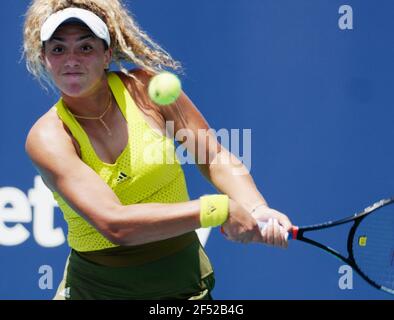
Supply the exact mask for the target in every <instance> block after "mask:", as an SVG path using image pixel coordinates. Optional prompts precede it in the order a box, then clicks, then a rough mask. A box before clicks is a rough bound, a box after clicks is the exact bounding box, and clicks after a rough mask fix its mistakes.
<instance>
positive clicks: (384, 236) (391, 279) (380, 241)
mask: <svg viewBox="0 0 394 320" xmlns="http://www.w3.org/2000/svg"><path fill="white" fill-rule="evenodd" d="M393 204H394V198H390V199H383V200H380V201H378V202H376V203H374V204H373V205H371V206H369V207H367V208H366V209H364V211H362V212H359V213H356V214H354V215H352V216H350V217H347V218H344V219H341V220H337V221H328V222H325V223H321V224H315V225H310V226H303V227H293V229H292V230H291V231H290V232H289V236H288V239H293V240H299V241H303V242H306V243H309V244H311V245H314V246H316V247H318V248H320V249H323V250H324V251H326V252H328V253H331V254H333V255H334V256H336V257H337V258H339V259H341V260H342V261H344V262H345V263H347V264H348V265H349V266H351V267H352V268H353V270H355V271H356V272H357V273H358V274H359V275H360V276H361V277H362V278H363V279H364V280H365V281H367V282H368V283H369V284H370V285H372V286H373V287H375V288H377V289H380V290H383V291H385V292H387V293H390V294H394V205H393ZM344 223H353V225H352V226H351V228H350V230H349V234H348V237H347V257H345V256H343V255H341V254H340V253H339V252H338V251H336V250H334V249H332V248H330V247H328V246H326V245H324V244H322V243H319V242H317V241H315V240H312V239H310V238H307V237H306V236H305V233H307V232H310V231H316V230H321V229H326V228H331V227H335V226H339V225H342V224H344ZM258 224H259V227H260V228H261V229H262V228H264V227H265V225H266V223H265V222H261V221H258Z"/></svg>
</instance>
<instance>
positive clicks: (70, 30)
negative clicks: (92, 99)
mask: <svg viewBox="0 0 394 320" xmlns="http://www.w3.org/2000/svg"><path fill="white" fill-rule="evenodd" d="M110 59H111V51H110V50H105V47H104V42H103V41H102V40H101V39H99V38H97V37H95V36H94V34H93V33H92V32H91V31H90V29H89V28H87V27H84V26H81V25H65V26H61V27H59V28H58V29H57V30H56V32H55V33H54V34H53V36H52V38H51V39H50V40H48V41H47V42H46V43H45V48H44V51H43V61H44V64H45V66H46V69H47V71H48V72H49V74H50V75H51V77H52V79H53V81H54V82H55V84H56V86H57V87H58V88H59V90H60V91H61V92H63V93H64V94H66V95H68V96H71V97H84V96H87V95H89V94H91V93H92V92H94V91H95V90H96V89H97V88H99V87H100V84H101V83H102V80H103V79H105V78H104V76H105V72H104V70H105V68H107V67H108V64H109V62H110Z"/></svg>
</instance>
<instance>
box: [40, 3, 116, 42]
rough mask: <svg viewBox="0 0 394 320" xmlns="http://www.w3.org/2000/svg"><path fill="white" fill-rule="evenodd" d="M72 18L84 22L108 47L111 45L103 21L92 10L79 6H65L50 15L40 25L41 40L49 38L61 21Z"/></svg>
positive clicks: (67, 20) (71, 19) (69, 20)
mask: <svg viewBox="0 0 394 320" xmlns="http://www.w3.org/2000/svg"><path fill="white" fill-rule="evenodd" d="M74 20H75V21H79V22H82V23H84V24H86V25H87V26H88V27H89V29H90V30H92V32H93V33H94V34H95V35H96V36H97V37H98V38H100V39H103V40H104V41H105V42H106V43H107V45H108V47H109V46H110V45H111V37H110V35H109V31H108V27H107V25H106V24H105V23H104V21H103V20H101V19H100V18H99V17H98V16H97V15H95V14H94V13H93V12H91V11H88V10H85V9H80V8H67V9H64V10H60V11H57V12H55V13H54V14H52V15H50V16H49V17H48V19H46V20H45V22H44V24H43V25H42V27H41V34H40V36H41V41H47V40H49V39H50V38H51V37H52V35H53V33H54V32H55V31H56V29H57V28H58V27H59V26H60V25H61V24H62V23H64V22H71V21H74Z"/></svg>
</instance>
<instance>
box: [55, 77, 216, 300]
mask: <svg viewBox="0 0 394 320" xmlns="http://www.w3.org/2000/svg"><path fill="white" fill-rule="evenodd" d="M108 84H109V87H110V89H111V91H112V93H113V95H114V97H115V99H116V101H117V104H118V105H119V108H120V110H121V112H122V114H123V116H124V118H125V119H126V121H127V125H128V134H129V141H128V143H127V146H126V147H125V149H124V150H123V151H122V153H121V154H120V155H119V157H118V158H117V159H116V162H115V163H113V164H109V163H105V162H103V161H101V159H100V158H99V157H98V155H97V154H96V152H95V150H94V148H93V146H92V144H91V142H90V140H89V137H88V135H87V134H86V132H85V131H84V129H83V128H82V127H81V125H80V124H79V122H78V121H77V120H76V119H75V117H74V116H73V115H72V113H71V112H70V111H69V110H68V109H67V107H66V106H65V104H64V103H63V100H62V99H60V100H59V101H58V103H57V104H56V105H55V106H54V108H55V110H56V112H57V114H58V116H59V117H60V119H61V120H62V121H63V122H64V123H65V125H66V126H67V127H68V128H69V130H70V131H71V133H72V135H73V137H74V138H75V139H76V140H77V141H78V143H79V146H80V150H81V158H82V161H83V162H85V163H86V164H87V165H88V166H90V167H91V168H92V169H93V170H94V171H95V172H96V173H97V174H98V175H99V176H100V177H101V179H102V180H103V181H104V182H105V183H106V184H107V185H108V186H109V187H110V188H111V189H112V190H113V191H114V193H115V194H116V195H117V197H118V198H119V200H120V202H121V203H122V204H123V205H131V204H136V203H152V202H159V203H176V202H184V201H189V199H190V198H189V194H188V191H187V185H186V181H185V176H184V172H183V170H182V167H181V165H180V163H179V160H178V159H177V157H176V153H175V146H174V141H173V140H172V139H170V138H168V137H166V136H163V135H161V134H160V133H158V132H157V131H155V130H154V129H153V128H152V127H151V126H150V125H149V124H148V123H147V122H146V121H145V119H144V118H143V116H142V115H141V113H140V112H141V111H140V110H139V108H138V107H137V105H136V104H135V102H134V100H133V99H132V97H131V95H130V93H129V92H128V90H127V88H126V87H125V86H124V84H123V82H122V80H121V79H120V78H119V76H118V75H117V74H116V73H113V72H111V73H108ZM53 195H54V198H55V199H56V201H57V202H58V204H59V207H60V209H61V211H62V212H63V214H64V218H65V220H66V222H67V225H68V235H67V240H68V244H69V246H70V247H71V248H72V251H71V254H70V257H69V263H68V267H67V270H66V271H67V272H66V273H65V279H64V283H63V285H64V286H65V290H66V289H67V290H68V291H67V297H68V298H69V299H107V298H108V299H161V298H165V299H171V298H174V299H175V298H182V299H186V298H192V299H193V297H198V296H206V295H207V294H209V291H210V290H212V288H213V284H214V278H213V270H212V267H211V264H210V262H209V259H208V257H207V256H206V254H205V252H204V249H203V248H202V246H201V244H200V242H199V240H198V237H197V235H196V233H195V232H194V231H193V232H189V233H186V234H184V235H181V236H178V237H174V238H170V239H166V240H162V241H156V242H152V243H147V244H143V245H137V246H117V245H115V244H113V243H111V242H110V241H109V240H108V239H107V238H105V237H104V236H103V235H102V234H100V233H99V232H98V231H97V230H96V229H95V228H94V227H93V226H92V225H91V224H89V223H88V222H87V221H86V220H85V219H84V218H83V217H81V216H80V215H79V214H78V213H77V212H75V211H74V210H73V209H72V208H71V207H70V206H69V205H68V204H67V203H66V202H65V201H64V199H62V197H61V196H60V195H59V194H58V193H56V192H54V193H53Z"/></svg>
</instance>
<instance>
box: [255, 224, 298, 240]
mask: <svg viewBox="0 0 394 320" xmlns="http://www.w3.org/2000/svg"><path fill="white" fill-rule="evenodd" d="M257 225H258V226H259V228H260V230H263V229H264V228H265V226H266V225H267V222H264V221H258V220H257ZM280 229H281V230H283V227H282V226H281V227H280ZM293 233H294V232H287V240H291V239H294V238H293Z"/></svg>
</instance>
